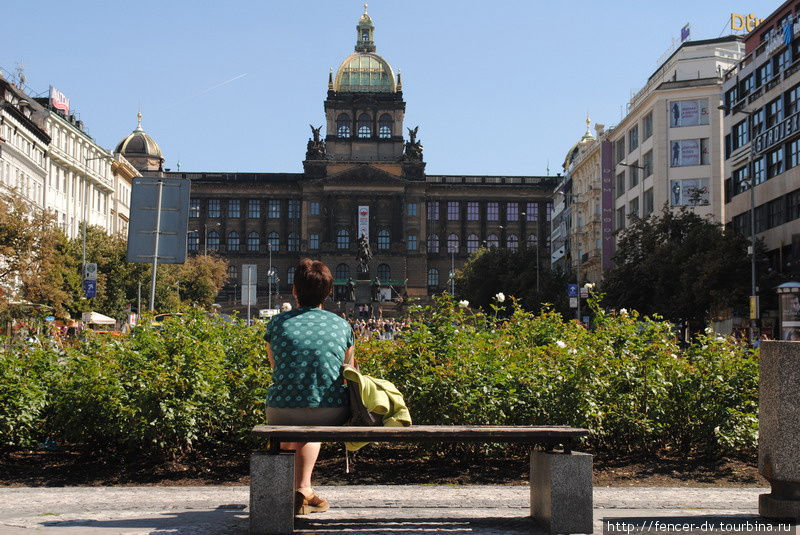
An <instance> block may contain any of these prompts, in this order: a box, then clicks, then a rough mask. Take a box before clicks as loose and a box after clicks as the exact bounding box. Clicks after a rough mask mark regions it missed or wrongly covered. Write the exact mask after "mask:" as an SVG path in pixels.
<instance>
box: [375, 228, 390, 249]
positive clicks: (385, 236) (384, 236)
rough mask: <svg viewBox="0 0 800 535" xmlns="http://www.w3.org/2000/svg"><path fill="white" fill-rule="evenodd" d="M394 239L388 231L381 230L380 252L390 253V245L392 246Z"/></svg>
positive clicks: (379, 238) (379, 236)
mask: <svg viewBox="0 0 800 535" xmlns="http://www.w3.org/2000/svg"><path fill="white" fill-rule="evenodd" d="M391 241H392V238H391V236H390V234H389V231H388V230H387V229H383V230H379V231H378V250H379V251H388V250H389V245H390V244H391Z"/></svg>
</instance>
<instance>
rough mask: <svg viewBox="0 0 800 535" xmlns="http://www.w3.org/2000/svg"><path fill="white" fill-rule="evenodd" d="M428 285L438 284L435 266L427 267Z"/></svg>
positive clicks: (437, 271)
mask: <svg viewBox="0 0 800 535" xmlns="http://www.w3.org/2000/svg"><path fill="white" fill-rule="evenodd" d="M428 286H439V270H438V269H436V268H429V269H428Z"/></svg>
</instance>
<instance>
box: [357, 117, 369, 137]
mask: <svg viewBox="0 0 800 535" xmlns="http://www.w3.org/2000/svg"><path fill="white" fill-rule="evenodd" d="M358 137H359V138H361V139H364V138H369V137H372V119H371V118H370V116H369V115H368V114H366V113H362V114H361V115H359V116H358Z"/></svg>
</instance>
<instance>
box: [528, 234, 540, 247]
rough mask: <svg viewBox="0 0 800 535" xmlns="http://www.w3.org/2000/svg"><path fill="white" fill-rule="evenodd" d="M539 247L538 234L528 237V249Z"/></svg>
mask: <svg viewBox="0 0 800 535" xmlns="http://www.w3.org/2000/svg"><path fill="white" fill-rule="evenodd" d="M538 246H539V236H537V235H536V234H529V235H528V247H531V248H535V247H538Z"/></svg>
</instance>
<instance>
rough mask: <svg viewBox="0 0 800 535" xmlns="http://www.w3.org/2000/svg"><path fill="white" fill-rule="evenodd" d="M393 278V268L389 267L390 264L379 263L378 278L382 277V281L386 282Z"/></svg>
mask: <svg viewBox="0 0 800 535" xmlns="http://www.w3.org/2000/svg"><path fill="white" fill-rule="evenodd" d="M391 278H392V268H390V267H389V264H379V265H378V279H380V281H381V282H383V283H385V282H386V281H388V280H389V279H391Z"/></svg>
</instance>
